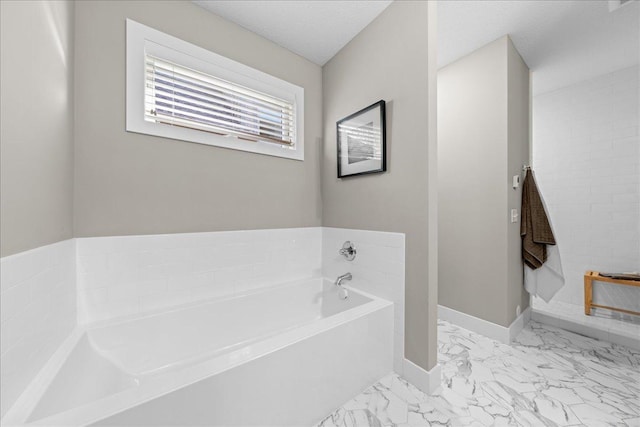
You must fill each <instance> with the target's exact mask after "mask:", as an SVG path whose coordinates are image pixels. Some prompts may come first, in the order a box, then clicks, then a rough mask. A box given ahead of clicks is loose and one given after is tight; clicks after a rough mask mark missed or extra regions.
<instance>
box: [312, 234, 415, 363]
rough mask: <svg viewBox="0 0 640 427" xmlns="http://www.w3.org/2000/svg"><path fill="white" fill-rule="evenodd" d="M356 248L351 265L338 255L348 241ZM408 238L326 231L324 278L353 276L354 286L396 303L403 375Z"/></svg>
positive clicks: (396, 337) (397, 346)
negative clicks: (345, 274)
mask: <svg viewBox="0 0 640 427" xmlns="http://www.w3.org/2000/svg"><path fill="white" fill-rule="evenodd" d="M347 240H349V241H351V242H352V243H353V244H354V246H355V247H356V251H357V254H356V258H355V259H354V260H353V261H347V260H346V259H345V258H344V257H343V256H342V255H340V254H339V253H338V251H339V250H340V249H341V248H342V244H343V243H344V242H345V241H347ZM404 263H405V236H404V234H402V233H386V232H378V231H366V230H352V229H345V228H330V227H323V229H322V275H323V276H324V277H326V278H328V279H330V280H335V278H336V277H338V276H339V275H341V274H344V273H347V272H350V273H351V274H352V276H353V279H352V280H351V282H349V285H350V286H353V287H354V288H356V289H362V290H363V291H365V292H368V293H371V294H373V295H376V296H379V297H381V298H384V299H387V300H389V301H392V302H393V303H394V349H395V360H394V369H396V370H397V372H398V373H401V372H402V359H403V358H404V291H405V288H404V286H405V283H404V272H405V268H404V267H405V266H404Z"/></svg>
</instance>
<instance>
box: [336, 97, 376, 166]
mask: <svg viewBox="0 0 640 427" xmlns="http://www.w3.org/2000/svg"><path fill="white" fill-rule="evenodd" d="M385 107H386V102H385V101H384V100H380V101H378V102H375V103H373V104H371V105H369V106H368V107H365V108H363V109H362V110H360V111H357V112H355V113H353V114H351V115H349V116H347V117H345V118H344V119H342V120H339V121H337V122H336V140H337V141H336V142H337V163H338V178H346V177H352V176H359V175H368V174H372V173H381V172H385V171H386V170H387V135H386V112H385Z"/></svg>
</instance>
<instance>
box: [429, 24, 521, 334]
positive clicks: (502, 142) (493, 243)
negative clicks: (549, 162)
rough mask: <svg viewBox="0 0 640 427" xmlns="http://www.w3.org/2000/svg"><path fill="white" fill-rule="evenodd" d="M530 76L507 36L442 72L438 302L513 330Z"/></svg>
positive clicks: (518, 281) (518, 299) (518, 283)
mask: <svg viewBox="0 0 640 427" xmlns="http://www.w3.org/2000/svg"><path fill="white" fill-rule="evenodd" d="M528 94H529V71H528V69H527V67H526V65H525V64H524V62H523V61H522V59H521V58H520V56H519V55H518V53H517V51H515V48H514V47H513V45H512V44H511V41H510V40H509V38H508V37H507V36H505V37H502V38H500V39H498V40H496V41H495V42H492V43H490V44H488V45H487V46H484V47H482V48H480V49H478V50H476V51H475V52H473V53H471V54H469V55H467V56H465V57H464V58H461V59H459V60H458V61H456V62H454V63H452V64H449V65H447V66H446V67H444V68H442V69H441V70H439V71H438V183H439V193H438V194H439V205H438V207H439V218H440V221H439V230H438V232H439V246H438V247H439V258H438V259H439V268H438V271H439V281H438V283H439V285H438V295H439V303H440V304H441V305H444V306H446V307H449V308H452V309H454V310H457V311H461V312H463V313H466V314H470V315H472V316H475V317H479V318H481V319H484V320H487V321H490V322H493V323H496V324H499V325H502V326H508V325H509V324H510V323H511V321H513V319H514V318H515V309H516V306H517V305H518V304H520V305H521V306H522V307H521V308H522V309H524V308H525V305H527V297H526V292H524V290H523V289H522V261H521V260H520V237H519V230H520V228H519V227H520V224H519V222H517V223H510V221H509V215H510V212H509V211H510V209H511V208H517V209H518V210H519V209H520V192H521V189H518V190H517V191H516V190H513V189H512V188H511V177H512V176H513V175H518V174H521V173H522V165H523V163H528V160H527V159H528V150H529V145H528V141H529V119H528V118H529V102H528V100H529V96H528Z"/></svg>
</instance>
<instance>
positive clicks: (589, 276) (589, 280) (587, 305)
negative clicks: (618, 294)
mask: <svg viewBox="0 0 640 427" xmlns="http://www.w3.org/2000/svg"><path fill="white" fill-rule="evenodd" d="M594 280H595V281H597V282H606V283H613V284H615V285H625V286H636V287H640V281H637V280H625V279H613V278H611V277H605V276H601V275H600V273H598V272H597V271H587V272H586V274H585V275H584V314H586V315H587V316H589V315H591V309H592V308H594V307H596V308H606V309H607V310H614V311H620V312H622V313H627V314H635V315H636V316H640V312H637V311H631V310H625V309H623V308H616V307H609V306H607V305H600V304H594V303H593V281H594Z"/></svg>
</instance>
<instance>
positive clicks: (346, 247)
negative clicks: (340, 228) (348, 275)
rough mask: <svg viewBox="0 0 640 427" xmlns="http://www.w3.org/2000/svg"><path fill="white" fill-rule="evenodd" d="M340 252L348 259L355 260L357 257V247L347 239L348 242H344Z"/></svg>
mask: <svg viewBox="0 0 640 427" xmlns="http://www.w3.org/2000/svg"><path fill="white" fill-rule="evenodd" d="M338 253H339V254H340V255H342V256H343V257H345V258H346V259H347V261H353V260H354V258H355V257H356V247H355V246H353V243H351V242H350V241H349V240H347V241H346V242H344V244H343V245H342V249H340V250H339V251H338Z"/></svg>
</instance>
